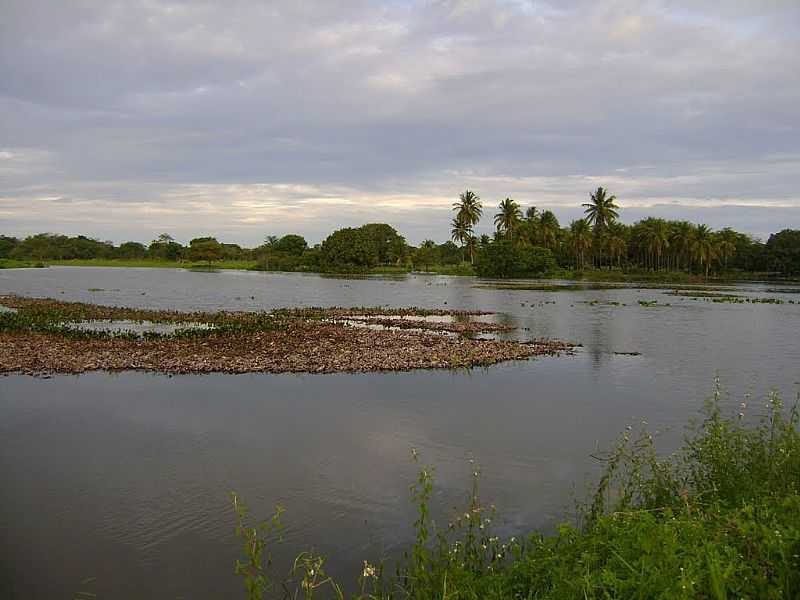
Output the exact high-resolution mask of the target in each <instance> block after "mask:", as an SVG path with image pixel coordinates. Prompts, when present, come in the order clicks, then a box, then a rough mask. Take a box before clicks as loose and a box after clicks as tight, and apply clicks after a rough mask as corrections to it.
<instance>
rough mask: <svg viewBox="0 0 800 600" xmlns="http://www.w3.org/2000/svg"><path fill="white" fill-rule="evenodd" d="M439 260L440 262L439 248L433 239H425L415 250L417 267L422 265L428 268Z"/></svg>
mask: <svg viewBox="0 0 800 600" xmlns="http://www.w3.org/2000/svg"><path fill="white" fill-rule="evenodd" d="M437 262H439V249H438V247H437V246H436V242H434V241H433V240H425V241H424V242H422V243H421V244H420V245H419V248H417V249H416V251H415V252H414V265H415V267H422V268H423V269H425V270H427V269H428V268H429V267H430V266H431V265H434V264H436V263H437Z"/></svg>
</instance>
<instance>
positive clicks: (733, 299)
mask: <svg viewBox="0 0 800 600" xmlns="http://www.w3.org/2000/svg"><path fill="white" fill-rule="evenodd" d="M667 294H669V295H670V296H682V297H684V298H691V299H692V300H705V301H706V302H716V303H720V304H721V303H729V304H800V301H798V300H791V299H789V300H784V299H783V298H770V297H759V296H738V295H736V294H722V293H719V292H695V291H692V290H674V291H672V292H667Z"/></svg>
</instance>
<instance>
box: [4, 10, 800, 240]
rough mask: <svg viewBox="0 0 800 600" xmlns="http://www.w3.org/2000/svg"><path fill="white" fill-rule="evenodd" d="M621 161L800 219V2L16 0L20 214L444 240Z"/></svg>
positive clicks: (72, 224) (688, 206) (9, 59)
mask: <svg viewBox="0 0 800 600" xmlns="http://www.w3.org/2000/svg"><path fill="white" fill-rule="evenodd" d="M598 185H602V186H605V187H608V188H610V190H611V191H612V192H613V193H615V194H616V195H617V197H618V199H619V202H620V204H621V205H622V207H623V211H622V218H623V220H624V221H628V222H632V221H634V220H636V219H638V218H641V217H642V216H643V215H648V214H655V215H660V216H666V217H675V218H688V219H692V220H699V221H703V222H706V223H708V224H709V225H711V226H713V227H722V226H725V225H731V226H733V227H735V228H738V229H741V230H744V231H748V232H750V233H753V234H755V235H758V236H761V237H765V236H767V235H768V234H769V233H770V232H772V231H776V230H779V229H782V228H784V227H788V226H794V227H800V191H798V190H800V2H798V1H797V0H786V1H780V0H772V1H769V0H762V1H760V2H759V1H752V2H745V1H738V0H724V1H723V2H720V1H719V0H685V1H668V0H662V1H653V2H632V1H627V0H621V1H612V2H595V1H590V0H585V1H584V0H570V1H558V2H557V1H555V0H553V1H552V2H550V3H547V2H535V1H531V0H441V1H433V0H429V1H422V0H419V1H417V0H385V1H379V0H371V1H368V0H336V1H335V2H333V1H331V0H287V1H286V2H281V1H278V0H273V1H263V0H252V1H251V0H226V1H225V2H222V1H221V0H220V1H205V2H200V1H198V2H194V1H189V0H172V1H167V0H141V1H134V0H130V1H104V2H97V1H95V0H85V1H74V0H50V1H44V0H0V233H7V234H16V235H25V234H30V233H34V232H40V231H52V232H63V233H70V234H73V233H86V234H89V235H91V236H94V237H98V238H101V239H111V240H114V241H116V242H120V241H124V240H127V239H134V240H140V241H148V240H150V239H152V238H153V237H155V236H156V235H157V234H158V233H160V232H162V231H166V232H170V233H172V234H173V235H174V236H175V237H176V238H178V239H181V240H186V239H188V238H190V237H194V236H195V235H201V234H217V235H218V237H220V239H223V240H224V241H229V242H238V243H243V244H247V245H251V244H256V243H258V242H259V241H260V240H262V239H263V238H264V236H265V235H268V234H277V235H280V234H284V233H288V232H298V233H301V234H303V235H306V236H307V237H308V238H309V239H310V240H311V241H319V240H320V239H321V238H323V237H324V236H325V234H326V233H327V232H329V231H330V230H331V229H332V228H334V227H337V226H343V225H351V224H361V223H365V222H372V221H381V222H389V223H392V224H394V225H395V226H396V227H397V228H398V229H399V230H400V231H401V232H402V233H404V234H405V235H406V237H407V238H408V239H409V241H411V242H419V241H420V240H422V239H424V238H427V237H431V238H433V239H436V240H439V241H443V240H444V239H446V238H447V237H448V221H449V217H450V215H449V211H450V206H451V204H452V202H453V201H454V200H455V199H456V198H457V196H458V193H459V192H460V191H461V190H463V189H465V188H471V189H474V190H476V191H477V192H478V193H479V194H480V195H481V196H482V198H483V200H484V204H485V205H486V206H487V207H488V209H489V210H487V212H488V213H489V216H488V217H485V218H484V220H483V222H482V224H481V226H480V228H479V230H480V231H481V232H483V231H489V230H490V228H491V213H493V212H494V207H495V206H496V205H497V203H498V202H499V201H500V200H501V199H502V198H504V197H505V196H511V197H513V198H516V199H517V200H518V201H519V202H520V203H521V204H523V205H524V206H529V205H532V204H533V205H536V206H537V207H541V208H549V209H551V210H553V211H554V212H555V213H556V215H557V216H558V217H559V218H560V219H561V220H562V222H568V221H569V220H570V219H572V218H575V217H577V216H578V215H579V214H580V210H581V209H580V204H581V202H584V201H585V200H586V198H587V196H588V193H589V191H590V190H592V189H593V188H596V187H597V186H598Z"/></svg>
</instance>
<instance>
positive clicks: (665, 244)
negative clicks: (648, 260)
mask: <svg viewBox="0 0 800 600" xmlns="http://www.w3.org/2000/svg"><path fill="white" fill-rule="evenodd" d="M669 236H670V228H669V225H668V224H667V222H666V221H665V220H664V219H653V220H652V223H651V225H650V227H648V228H647V249H648V251H649V252H650V255H651V256H653V257H654V258H655V270H658V269H660V268H661V265H662V261H661V257H662V256H663V255H664V252H665V251H666V250H667V249H668V248H669Z"/></svg>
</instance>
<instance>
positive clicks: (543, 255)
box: [475, 239, 556, 278]
mask: <svg viewBox="0 0 800 600" xmlns="http://www.w3.org/2000/svg"><path fill="white" fill-rule="evenodd" d="M555 268H556V261H555V259H554V258H553V254H552V252H550V250H548V249H547V248H542V247H540V246H533V247H527V246H522V245H520V244H515V243H514V242H512V241H511V240H506V239H501V240H499V241H496V242H491V243H489V244H486V245H485V246H484V245H482V246H480V250H479V251H478V255H477V258H476V260H475V271H476V272H477V273H478V275H479V276H481V277H499V278H507V277H537V276H541V275H544V274H546V273H549V272H551V271H554V270H555Z"/></svg>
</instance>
